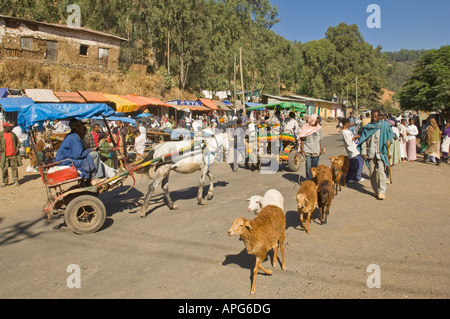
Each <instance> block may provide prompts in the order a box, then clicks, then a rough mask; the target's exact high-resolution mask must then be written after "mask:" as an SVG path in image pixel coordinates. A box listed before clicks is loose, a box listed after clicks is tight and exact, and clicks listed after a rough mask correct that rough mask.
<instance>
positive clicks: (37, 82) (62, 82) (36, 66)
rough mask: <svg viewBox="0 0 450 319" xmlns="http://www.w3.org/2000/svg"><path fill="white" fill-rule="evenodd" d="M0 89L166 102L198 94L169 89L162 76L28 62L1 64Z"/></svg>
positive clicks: (189, 97) (12, 61) (4, 61)
mask: <svg viewBox="0 0 450 319" xmlns="http://www.w3.org/2000/svg"><path fill="white" fill-rule="evenodd" d="M0 87H7V88H15V89H51V90H53V91H95V92H102V93H109V94H119V95H126V94H137V95H141V96H146V97H154V98H158V99H161V100H165V101H169V100H175V99H196V98H197V97H196V96H195V94H192V93H189V92H187V91H181V90H179V89H177V88H171V89H169V90H168V89H166V83H165V79H164V77H163V76H162V75H159V74H155V75H142V74H138V73H134V72H128V73H127V74H123V73H120V72H112V71H103V72H100V71H98V70H91V69H87V68H86V69H81V68H68V67H64V66H61V65H48V64H43V63H39V62H31V61H26V60H3V61H0Z"/></svg>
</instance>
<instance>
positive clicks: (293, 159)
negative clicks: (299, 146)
mask: <svg viewBox="0 0 450 319" xmlns="http://www.w3.org/2000/svg"><path fill="white" fill-rule="evenodd" d="M300 163H301V161H300V154H299V153H298V151H297V150H292V151H291V152H290V153H289V159H288V166H289V170H290V171H291V172H298V170H299V169H300Z"/></svg>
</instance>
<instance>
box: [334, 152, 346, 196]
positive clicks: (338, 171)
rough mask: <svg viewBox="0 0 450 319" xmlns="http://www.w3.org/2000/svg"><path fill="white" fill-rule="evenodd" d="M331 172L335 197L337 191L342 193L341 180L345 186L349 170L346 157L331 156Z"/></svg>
mask: <svg viewBox="0 0 450 319" xmlns="http://www.w3.org/2000/svg"><path fill="white" fill-rule="evenodd" d="M330 159H331V170H332V171H333V183H334V187H335V191H336V195H337V194H338V188H339V191H342V187H341V180H342V178H343V179H344V185H345V186H347V173H348V170H349V169H350V158H349V157H348V156H344V155H340V156H338V157H334V156H332V157H331V158H330Z"/></svg>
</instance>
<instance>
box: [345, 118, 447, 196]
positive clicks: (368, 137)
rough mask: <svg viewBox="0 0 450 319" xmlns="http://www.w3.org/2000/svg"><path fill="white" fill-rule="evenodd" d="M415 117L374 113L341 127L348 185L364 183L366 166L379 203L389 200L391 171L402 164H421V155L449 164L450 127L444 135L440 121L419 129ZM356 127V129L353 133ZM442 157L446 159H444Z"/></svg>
mask: <svg viewBox="0 0 450 319" xmlns="http://www.w3.org/2000/svg"><path fill="white" fill-rule="evenodd" d="M418 122H419V120H418V116H417V115H414V114H403V115H400V114H398V115H397V116H392V115H390V114H382V113H381V111H379V110H374V111H372V112H371V113H367V114H366V115H365V117H364V116H361V117H360V119H359V121H358V120H356V119H355V118H354V117H353V114H352V113H351V114H350V118H345V119H342V120H341V122H340V125H339V126H338V127H339V129H340V130H341V133H342V138H343V141H344V145H345V147H346V151H347V155H348V157H349V158H350V161H351V162H350V163H351V164H350V170H349V173H348V175H347V182H349V183H354V182H362V181H364V179H363V178H362V176H361V174H362V171H363V168H364V165H367V166H368V168H369V176H370V182H371V184H372V188H373V189H374V192H375V196H376V197H377V198H378V199H379V200H383V199H385V198H386V184H388V183H389V182H390V171H391V170H390V168H391V167H394V166H395V165H397V164H399V163H404V162H414V161H417V160H418V158H417V152H418V151H419V152H420V153H422V154H423V155H424V161H425V162H427V161H430V162H434V163H436V164H437V165H438V166H439V165H440V164H441V162H445V163H448V153H449V145H450V135H449V133H450V124H449V123H447V124H446V125H445V128H444V130H443V131H441V129H440V127H439V125H438V122H437V120H436V118H434V117H430V118H429V119H428V120H423V121H422V125H421V126H420V128H419V127H417V126H416V123H418ZM352 127H353V129H351V128H352ZM441 154H442V155H441Z"/></svg>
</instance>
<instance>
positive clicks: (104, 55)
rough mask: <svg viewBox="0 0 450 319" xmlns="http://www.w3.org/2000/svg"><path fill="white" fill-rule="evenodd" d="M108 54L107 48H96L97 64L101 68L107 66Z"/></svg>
mask: <svg viewBox="0 0 450 319" xmlns="http://www.w3.org/2000/svg"><path fill="white" fill-rule="evenodd" d="M108 55H109V49H103V48H100V49H98V66H99V67H101V68H107V67H108Z"/></svg>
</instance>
